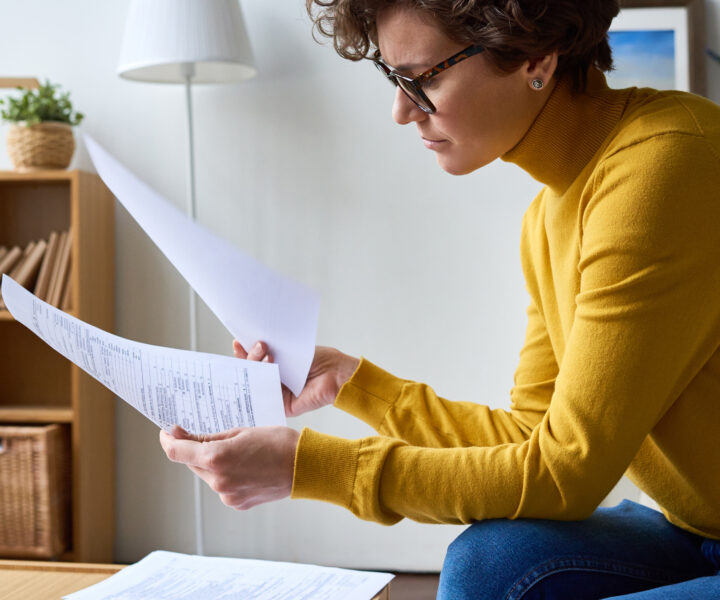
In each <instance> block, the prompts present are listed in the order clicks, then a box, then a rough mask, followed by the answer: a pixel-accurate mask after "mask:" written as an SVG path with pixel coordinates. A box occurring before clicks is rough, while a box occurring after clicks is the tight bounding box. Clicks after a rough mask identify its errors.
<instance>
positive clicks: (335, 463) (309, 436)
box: [290, 428, 361, 509]
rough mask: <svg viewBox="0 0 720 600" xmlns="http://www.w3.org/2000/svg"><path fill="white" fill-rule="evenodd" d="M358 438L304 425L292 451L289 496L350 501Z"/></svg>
mask: <svg viewBox="0 0 720 600" xmlns="http://www.w3.org/2000/svg"><path fill="white" fill-rule="evenodd" d="M360 443H361V442H360V440H346V439H343V438H338V437H335V436H332V435H327V434H324V433H318V432H317V431H313V430H312V429H308V428H305V429H303V430H302V433H301V434H300V439H299V440H298V445H297V450H296V452H295V472H294V475H293V485H292V491H291V492H290V497H291V498H306V499H309V500H324V501H325V502H332V503H333V504H339V505H340V506H342V507H344V508H347V509H349V508H350V505H351V504H352V499H353V491H354V486H355V474H356V471H357V463H358V452H359V451H360Z"/></svg>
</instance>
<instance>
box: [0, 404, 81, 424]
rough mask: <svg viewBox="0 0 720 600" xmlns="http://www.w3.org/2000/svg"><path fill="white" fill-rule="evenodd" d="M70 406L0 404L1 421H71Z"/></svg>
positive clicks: (71, 412)
mask: <svg viewBox="0 0 720 600" xmlns="http://www.w3.org/2000/svg"><path fill="white" fill-rule="evenodd" d="M72 421H73V411H72V408H69V407H68V408H63V407H57V406H0V422H1V423H72Z"/></svg>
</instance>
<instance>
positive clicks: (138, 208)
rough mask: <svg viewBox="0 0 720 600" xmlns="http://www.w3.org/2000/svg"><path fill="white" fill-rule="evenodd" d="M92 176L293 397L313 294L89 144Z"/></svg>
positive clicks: (311, 320) (306, 364)
mask: <svg viewBox="0 0 720 600" xmlns="http://www.w3.org/2000/svg"><path fill="white" fill-rule="evenodd" d="M85 143H86V145H87V148H88V152H89V153H90V158H91V159H92V161H93V163H94V165H95V168H96V169H97V172H98V175H100V177H101V178H102V180H103V181H104V182H105V185H107V187H108V188H109V189H110V191H111V192H112V193H113V194H114V195H115V197H116V198H117V199H118V201H119V202H120V203H121V204H122V205H123V206H124V207H125V208H126V209H127V211H128V212H129V213H130V214H131V215H132V217H133V218H134V219H135V220H136V221H137V222H138V224H139V225H140V227H142V229H144V230H145V233H147V234H148V236H150V239H152V240H153V242H155V244H156V245H157V247H158V248H159V249H160V250H161V251H162V252H163V253H164V254H165V256H166V257H167V258H168V260H169V261H170V262H171V263H172V264H173V265H174V266H175V268H176V269H177V270H178V271H179V272H180V274H181V275H182V276H183V277H184V278H185V279H186V280H187V282H188V283H189V284H190V285H191V286H192V288H193V289H194V290H195V291H196V292H197V293H198V295H199V296H200V297H201V298H202V299H203V300H204V301H205V303H206V304H207V305H208V306H209V307H210V310H212V311H213V312H214V313H215V315H216V316H217V317H218V319H220V321H221V322H222V323H223V325H225V327H227V329H228V331H230V333H231V334H232V335H233V336H234V337H235V338H236V339H237V340H239V341H240V343H241V344H242V345H243V346H244V347H245V348H247V349H250V346H251V345H252V344H254V343H255V342H257V341H258V340H263V341H265V342H267V343H268V345H269V346H270V349H271V351H272V354H273V357H274V359H275V362H276V363H277V364H278V366H279V367H280V379H281V380H282V382H283V383H284V384H285V385H287V386H288V387H289V388H290V389H291V390H292V392H293V393H294V394H295V395H296V396H297V395H299V394H300V392H301V391H302V389H303V387H304V385H305V380H306V379H307V375H308V372H309V371H310V365H311V363H312V360H313V357H314V355H315V338H316V333H317V322H318V315H319V307H320V300H319V296H318V294H317V293H316V292H314V291H313V290H311V289H310V288H307V287H306V286H303V285H301V284H300V283H297V282H295V281H292V280H290V279H287V278H285V277H283V276H281V275H279V274H278V273H275V272H274V271H272V270H270V269H268V268H267V267H265V266H263V265H261V264H260V263H259V262H257V261H256V260H254V259H252V258H251V257H249V256H248V255H247V254H245V253H243V252H241V251H240V250H239V249H238V248H237V247H235V246H233V245H232V244H230V243H229V242H227V241H225V240H223V239H221V238H220V237H218V236H216V235H214V234H213V233H211V232H210V231H208V230H207V229H206V228H205V227H203V226H202V225H200V224H198V223H195V222H194V221H193V220H192V219H190V217H188V216H187V215H186V214H184V213H183V212H181V211H180V210H178V209H177V208H176V207H175V206H173V205H172V204H171V203H170V202H168V201H167V200H166V199H165V198H163V197H162V196H161V195H160V194H158V193H157V192H156V191H154V190H153V189H152V188H150V186H148V185H147V184H145V183H144V182H142V181H140V179H138V178H137V177H136V176H135V175H134V174H133V173H131V172H130V171H129V170H128V169H127V168H126V167H124V166H123V165H122V164H120V163H119V162H118V161H117V160H116V159H115V158H113V157H112V156H111V155H110V154H109V153H108V152H107V151H106V150H104V149H103V148H102V147H101V146H100V145H99V144H98V143H97V142H95V141H94V140H93V139H92V138H91V137H89V136H87V135H86V136H85Z"/></svg>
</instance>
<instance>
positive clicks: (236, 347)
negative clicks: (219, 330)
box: [233, 340, 247, 359]
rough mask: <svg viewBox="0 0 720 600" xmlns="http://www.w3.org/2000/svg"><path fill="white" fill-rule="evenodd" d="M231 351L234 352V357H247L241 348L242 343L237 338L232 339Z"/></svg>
mask: <svg viewBox="0 0 720 600" xmlns="http://www.w3.org/2000/svg"><path fill="white" fill-rule="evenodd" d="M233 352H234V353H235V358H243V359H245V358H247V352H246V351H245V348H243V345H242V344H241V343H240V342H238V341H237V340H233Z"/></svg>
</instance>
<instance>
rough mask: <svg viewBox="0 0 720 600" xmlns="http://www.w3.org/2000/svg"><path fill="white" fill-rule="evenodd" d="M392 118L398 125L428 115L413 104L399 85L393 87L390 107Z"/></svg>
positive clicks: (417, 120) (412, 121) (423, 118)
mask: <svg viewBox="0 0 720 600" xmlns="http://www.w3.org/2000/svg"><path fill="white" fill-rule="evenodd" d="M392 117H393V120H394V121H395V122H396V123H397V124H398V125H407V124H408V123H415V122H419V121H423V120H425V119H427V117H428V115H427V113H426V112H425V111H423V110H422V109H421V108H420V107H419V106H418V105H417V104H415V103H414V102H413V101H412V100H410V98H408V96H407V94H406V93H405V92H403V91H402V89H401V88H400V87H397V88H395V100H394V101H393V107H392Z"/></svg>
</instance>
